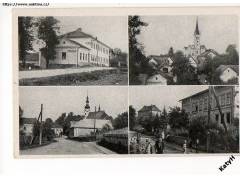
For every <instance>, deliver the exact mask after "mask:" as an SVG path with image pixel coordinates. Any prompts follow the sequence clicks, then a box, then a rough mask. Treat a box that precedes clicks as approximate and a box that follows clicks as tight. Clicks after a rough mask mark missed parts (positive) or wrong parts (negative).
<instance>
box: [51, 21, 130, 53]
mask: <svg viewBox="0 0 240 180" xmlns="http://www.w3.org/2000/svg"><path fill="white" fill-rule="evenodd" d="M55 18H56V19H58V20H59V24H58V25H59V26H60V33H61V34H64V33H67V32H71V31H75V30H76V29H78V28H82V31H83V32H85V33H87V34H91V35H92V36H94V37H96V36H97V38H98V40H100V41H102V42H103V43H105V44H107V45H108V46H110V47H111V48H113V49H114V48H120V49H121V50H122V51H124V52H128V19H127V17H125V16H84V17H66V16H65V17H61V16H57V17H55Z"/></svg>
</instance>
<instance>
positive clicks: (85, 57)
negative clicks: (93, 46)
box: [62, 52, 108, 63]
mask: <svg viewBox="0 0 240 180" xmlns="http://www.w3.org/2000/svg"><path fill="white" fill-rule="evenodd" d="M66 59H67V53H66V52H62V60H66ZM79 59H80V60H82V61H90V59H91V61H95V62H98V61H100V63H108V59H107V58H103V57H96V56H93V55H90V54H88V53H79Z"/></svg>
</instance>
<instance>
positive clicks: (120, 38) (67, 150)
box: [13, 7, 240, 158]
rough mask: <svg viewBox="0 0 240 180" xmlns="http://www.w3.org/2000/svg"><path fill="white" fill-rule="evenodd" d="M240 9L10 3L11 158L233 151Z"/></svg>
mask: <svg viewBox="0 0 240 180" xmlns="http://www.w3.org/2000/svg"><path fill="white" fill-rule="evenodd" d="M239 15H240V8H239V7H189V8H184V7H172V8H170V7H169V8H167V7H165V8H164V7H145V8H144V7H131V8H130V7H124V8H123V7H79V8H66V9H58V8H41V9H30V8H29V9H14V10H13V52H14V53H13V70H14V84H13V86H14V145H15V157H17V158H34V157H46V158H48V157H99V156H101V157H102V155H104V157H111V156H114V157H115V156H119V157H135V156H139V157H142V156H157V157H158V156H159V157H161V156H189V155H190V156H191V155H194V156H201V155H202V156H206V155H208V154H211V155H216V154H218V155H219V154H220V155H221V154H226V153H232V154H237V153H239V86H238V85H239ZM160 155H161V156H160Z"/></svg>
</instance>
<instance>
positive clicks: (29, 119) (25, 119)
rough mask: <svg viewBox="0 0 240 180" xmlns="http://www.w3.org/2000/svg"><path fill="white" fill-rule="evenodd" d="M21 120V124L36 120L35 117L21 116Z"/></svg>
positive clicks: (31, 122) (32, 122)
mask: <svg viewBox="0 0 240 180" xmlns="http://www.w3.org/2000/svg"><path fill="white" fill-rule="evenodd" d="M20 121H21V124H34V123H36V122H37V119H36V118H24V117H23V118H21V119H20Z"/></svg>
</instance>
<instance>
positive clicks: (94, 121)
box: [94, 108, 97, 138]
mask: <svg viewBox="0 0 240 180" xmlns="http://www.w3.org/2000/svg"><path fill="white" fill-rule="evenodd" d="M96 115H97V110H96V108H95V116H94V136H95V138H96Z"/></svg>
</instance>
